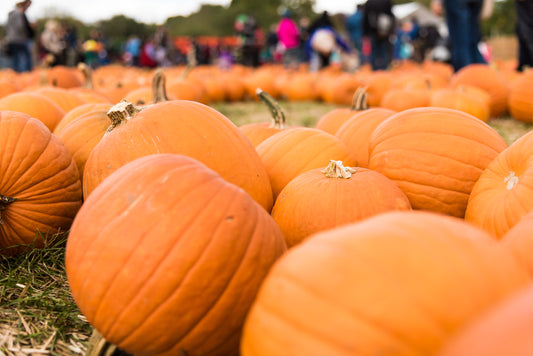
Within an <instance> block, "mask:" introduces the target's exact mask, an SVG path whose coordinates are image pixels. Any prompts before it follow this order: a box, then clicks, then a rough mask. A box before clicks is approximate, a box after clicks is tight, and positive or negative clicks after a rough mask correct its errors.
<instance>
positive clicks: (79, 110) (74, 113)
mask: <svg viewBox="0 0 533 356" xmlns="http://www.w3.org/2000/svg"><path fill="white" fill-rule="evenodd" d="M112 106H113V105H111V104H109V103H87V104H83V105H80V106H78V107H76V108H74V109H72V110H70V111H68V112H67V113H66V114H65V115H64V116H63V118H62V119H61V121H59V123H58V124H57V125H56V127H55V128H54V131H53V132H54V134H55V135H59V134H60V133H61V131H63V129H64V128H65V126H67V125H68V124H70V123H71V122H72V121H74V120H77V119H78V118H79V117H80V116H82V115H85V114H86V113H88V112H91V111H100V110H105V111H108V110H109V109H111V107H112Z"/></svg>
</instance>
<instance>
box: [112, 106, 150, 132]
mask: <svg viewBox="0 0 533 356" xmlns="http://www.w3.org/2000/svg"><path fill="white" fill-rule="evenodd" d="M141 110H142V107H140V106H136V105H134V104H133V103H130V102H128V101H126V100H122V101H121V102H119V103H118V104H115V105H113V107H111V109H109V111H108V112H107V116H108V117H109V119H110V120H111V125H110V126H109V128H108V129H107V131H106V134H107V133H109V132H111V131H113V129H114V128H115V127H117V126H119V125H122V124H123V123H125V122H126V121H128V120H129V119H131V118H132V117H134V116H135V115H136V114H137V113H139V112H140V111H141Z"/></svg>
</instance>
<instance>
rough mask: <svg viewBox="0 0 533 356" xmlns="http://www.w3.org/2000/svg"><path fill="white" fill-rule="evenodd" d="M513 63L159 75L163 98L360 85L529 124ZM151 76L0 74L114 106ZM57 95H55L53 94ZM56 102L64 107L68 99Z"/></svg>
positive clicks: (119, 71)
mask: <svg viewBox="0 0 533 356" xmlns="http://www.w3.org/2000/svg"><path fill="white" fill-rule="evenodd" d="M82 66H83V65H82ZM514 68H516V65H515V62H514V61H499V62H496V61H495V62H493V63H491V64H490V65H488V64H474V65H470V66H467V67H465V68H463V69H462V70H460V71H458V72H456V73H454V72H453V69H452V67H451V66H450V65H449V64H446V63H441V62H432V61H427V62H424V63H422V64H419V63H414V62H411V61H404V62H402V63H400V64H398V65H396V66H395V67H393V68H392V69H391V70H388V71H372V70H370V69H369V68H367V67H362V68H360V69H359V70H357V71H356V72H353V73H348V72H344V71H342V70H341V69H340V68H336V67H327V68H325V69H322V70H320V71H317V72H311V71H309V68H308V67H307V66H305V65H302V66H301V68H300V69H299V70H297V71H294V70H287V69H285V68H283V67H282V66H280V65H265V66H262V67H259V68H250V67H244V66H240V65H235V66H233V67H232V68H231V69H229V70H228V69H225V70H222V69H220V68H218V67H216V66H212V65H210V66H200V67H196V68H194V69H193V70H191V68H190V67H185V66H178V67H170V68H165V73H166V76H167V78H168V83H167V85H166V87H167V93H168V96H169V98H171V99H184V100H194V101H198V102H201V103H203V104H207V105H209V104H212V103H216V102H221V101H230V102H231V101H243V100H250V99H253V100H255V99H257V97H256V95H255V89H256V88H258V87H260V88H263V90H265V91H266V92H268V93H269V94H270V95H271V96H272V97H274V98H275V99H280V98H282V99H286V100H290V101H313V100H317V101H323V102H326V103H334V104H338V105H345V106H349V105H350V104H351V102H352V96H353V92H354V91H355V90H356V89H357V88H358V87H365V88H366V91H367V100H368V103H369V105H370V106H373V107H374V106H380V107H383V108H388V109H391V110H395V111H401V110H405V109H409V108H414V107H423V106H438V107H448V108H453V109H459V110H461V111H465V112H468V113H470V114H472V115H474V116H476V117H478V118H480V119H481V120H483V121H487V120H488V119H490V118H491V117H492V118H494V117H499V116H503V115H510V116H512V117H513V118H515V119H518V120H521V121H525V122H533V109H532V108H531V105H530V102H531V98H532V96H533V95H532V93H531V90H530V87H529V82H531V79H532V75H533V74H532V73H531V71H530V70H526V71H524V72H517V71H516V70H515V69H514ZM153 74H154V70H147V69H141V68H135V67H123V66H114V65H110V66H104V67H100V68H97V69H95V70H94V71H89V70H88V69H87V68H86V67H85V68H84V69H82V70H81V71H79V70H77V69H76V68H68V67H63V66H57V67H53V68H39V69H37V70H34V71H32V72H28V73H14V72H12V71H11V72H10V71H9V70H7V69H4V70H2V71H0V98H2V97H3V96H5V95H7V94H11V93H14V92H19V91H34V90H36V89H42V85H43V84H54V85H55V86H56V87H58V88H62V89H67V90H65V91H69V93H65V91H62V94H63V95H62V96H67V97H68V98H69V99H70V97H71V96H72V95H71V94H76V95H75V96H78V97H79V96H82V97H83V99H84V100H87V101H90V102H94V101H98V102H101V101H102V100H103V101H106V102H107V101H111V102H112V103H116V102H118V101H120V100H121V99H126V100H128V101H129V102H132V103H134V104H146V103H149V102H151V101H152V100H153V97H152V91H151V79H152V76H153ZM82 87H83V88H82ZM72 92H73V93H72ZM47 94H49V93H47ZM55 94H56V95H54V96H55V97H57V96H59V94H58V93H55ZM50 95H52V94H50ZM70 100H76V101H78V100H79V99H70ZM61 101H62V102H63V103H64V104H66V103H65V102H66V101H67V98H62V99H61ZM67 105H68V104H67ZM67 111H68V110H67Z"/></svg>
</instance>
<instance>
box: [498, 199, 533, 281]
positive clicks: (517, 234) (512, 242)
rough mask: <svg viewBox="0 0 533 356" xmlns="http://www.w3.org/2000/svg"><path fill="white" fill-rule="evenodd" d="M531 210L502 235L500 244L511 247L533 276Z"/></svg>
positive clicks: (532, 214)
mask: <svg viewBox="0 0 533 356" xmlns="http://www.w3.org/2000/svg"><path fill="white" fill-rule="evenodd" d="M531 231H533V210H531V211H530V212H529V213H527V214H526V215H525V216H524V217H522V218H521V219H520V220H519V221H518V222H517V223H516V224H515V225H514V226H513V227H512V228H511V229H510V230H509V231H507V232H506V233H505V235H503V236H502V238H501V242H502V244H503V245H504V246H505V247H507V248H509V249H511V251H512V252H513V253H514V254H515V256H516V258H517V259H518V260H519V261H520V262H522V264H523V265H524V267H525V268H526V269H527V271H528V272H529V274H530V275H531V276H532V277H533V234H532V233H531Z"/></svg>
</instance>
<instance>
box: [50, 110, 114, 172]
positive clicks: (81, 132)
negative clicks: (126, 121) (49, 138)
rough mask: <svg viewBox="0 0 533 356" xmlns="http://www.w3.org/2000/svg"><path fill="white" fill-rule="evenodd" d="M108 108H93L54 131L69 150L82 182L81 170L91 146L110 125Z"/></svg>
mask: <svg viewBox="0 0 533 356" xmlns="http://www.w3.org/2000/svg"><path fill="white" fill-rule="evenodd" d="M107 113H108V109H107V108H101V109H94V110H91V111H89V112H87V113H85V114H83V115H80V116H78V117H77V118H76V119H75V120H72V121H70V122H69V123H68V124H67V125H65V127H63V128H62V129H61V131H60V132H58V133H55V132H54V133H55V134H56V135H57V137H58V138H59V139H60V140H61V142H63V144H64V145H65V147H67V149H68V150H69V152H70V154H71V155H72V158H73V159H74V162H75V163H76V167H78V172H79V174H80V179H81V181H82V183H83V171H84V169H85V164H86V163H87V159H88V158H89V155H90V154H91V151H92V150H93V148H94V147H95V146H96V145H97V144H98V142H100V140H101V139H102V137H104V135H105V133H106V131H107V129H108V128H109V126H111V123H112V122H111V119H110V118H109V116H108V115H107Z"/></svg>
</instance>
